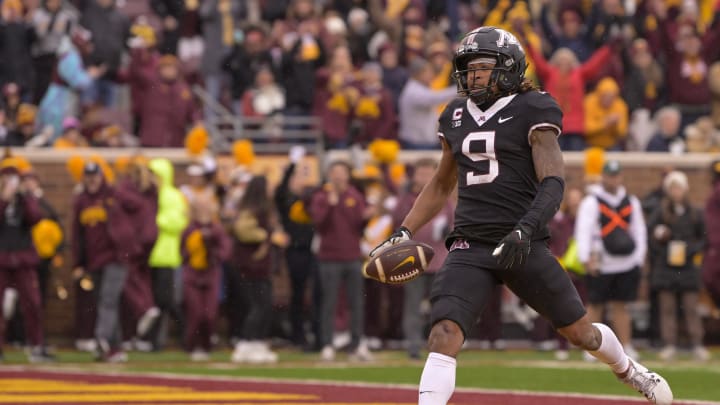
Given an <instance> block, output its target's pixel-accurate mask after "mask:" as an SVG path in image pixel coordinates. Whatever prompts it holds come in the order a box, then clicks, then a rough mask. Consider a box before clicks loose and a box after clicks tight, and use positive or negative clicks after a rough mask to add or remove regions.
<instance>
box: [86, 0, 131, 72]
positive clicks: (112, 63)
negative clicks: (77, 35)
mask: <svg viewBox="0 0 720 405" xmlns="http://www.w3.org/2000/svg"><path fill="white" fill-rule="evenodd" d="M80 25H81V26H83V27H85V28H86V29H87V30H88V31H90V32H91V33H92V42H93V51H92V54H91V55H90V57H89V58H88V60H89V63H90V64H91V65H101V64H104V65H105V66H106V67H107V71H106V72H105V75H104V76H103V78H105V79H110V80H114V79H115V78H116V76H117V71H118V69H119V68H120V62H121V58H122V54H123V52H124V50H125V44H126V42H127V39H128V38H129V37H130V20H129V19H128V17H127V16H125V15H124V14H122V13H121V12H120V11H118V10H117V8H115V5H114V4H113V5H111V6H110V7H107V8H102V7H100V5H98V4H97V1H96V0H90V1H89V2H88V5H87V7H86V8H85V10H83V13H82V17H81V19H80Z"/></svg>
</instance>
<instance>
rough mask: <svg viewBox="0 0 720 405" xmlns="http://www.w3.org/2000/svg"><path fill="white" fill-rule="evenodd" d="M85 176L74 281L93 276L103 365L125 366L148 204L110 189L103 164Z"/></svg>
mask: <svg viewBox="0 0 720 405" xmlns="http://www.w3.org/2000/svg"><path fill="white" fill-rule="evenodd" d="M83 170H84V171H83V173H84V174H83V190H82V191H81V192H80V194H78V195H77V196H76V198H75V202H74V212H73V219H72V224H73V225H72V226H73V231H72V241H73V243H72V247H73V260H74V265H73V276H74V277H75V278H76V279H81V278H83V277H84V276H85V275H86V274H87V275H90V276H91V277H92V284H93V285H94V286H95V288H94V291H95V294H96V298H97V310H98V312H97V320H96V322H95V338H96V339H97V353H96V355H97V359H98V360H101V361H106V362H123V361H126V360H127V355H126V354H125V353H124V352H122V350H121V348H120V343H121V342H120V335H119V332H120V329H119V310H120V308H119V305H120V296H121V294H122V291H123V288H124V285H125V279H126V278H127V271H128V260H129V258H130V257H132V256H133V255H135V254H137V252H138V251H139V249H140V246H139V243H138V242H137V238H136V235H135V231H134V230H133V227H132V221H131V218H132V215H134V214H135V213H136V212H137V210H138V209H139V207H140V206H141V204H142V202H141V201H140V200H139V199H138V198H137V197H136V196H134V195H132V194H130V193H126V192H123V191H122V190H117V189H115V188H114V187H113V186H111V185H109V184H108V183H107V180H106V179H105V178H104V174H103V172H102V170H101V168H100V165H99V164H98V163H95V162H87V163H86V164H85V167H84V169H83Z"/></svg>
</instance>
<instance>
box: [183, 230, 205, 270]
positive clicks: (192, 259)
mask: <svg viewBox="0 0 720 405" xmlns="http://www.w3.org/2000/svg"><path fill="white" fill-rule="evenodd" d="M185 248H186V249H187V251H188V253H189V260H188V261H189V264H190V267H192V268H193V269H195V270H205V269H207V267H208V260H207V249H206V248H205V241H204V240H203V237H202V233H201V232H200V230H199V229H196V230H194V231H192V232H190V235H188V237H187V239H186V240H185Z"/></svg>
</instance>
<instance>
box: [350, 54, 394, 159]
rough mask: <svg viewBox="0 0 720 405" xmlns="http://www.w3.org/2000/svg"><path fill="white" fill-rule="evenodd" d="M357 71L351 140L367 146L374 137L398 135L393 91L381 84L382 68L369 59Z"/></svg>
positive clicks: (385, 137) (392, 137)
mask: <svg viewBox="0 0 720 405" xmlns="http://www.w3.org/2000/svg"><path fill="white" fill-rule="evenodd" d="M360 73H361V83H360V85H359V90H360V94H359V98H358V100H357V103H356V104H355V109H354V112H353V116H354V120H353V125H352V126H351V143H359V144H361V145H363V146H367V145H368V144H369V143H370V142H372V141H373V140H375V139H397V113H396V111H395V106H394V105H393V101H392V95H391V94H390V92H389V91H388V90H387V89H386V88H384V87H383V83H382V68H381V67H380V65H379V64H377V63H374V62H370V63H366V64H365V65H364V66H363V68H362V70H361V72H360ZM354 128H356V129H355V130H354V131H353V129H354Z"/></svg>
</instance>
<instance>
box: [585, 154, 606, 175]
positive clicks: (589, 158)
mask: <svg viewBox="0 0 720 405" xmlns="http://www.w3.org/2000/svg"><path fill="white" fill-rule="evenodd" d="M603 164H605V150H604V149H603V148H588V149H586V150H585V177H598V176H600V174H601V173H602V167H603Z"/></svg>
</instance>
